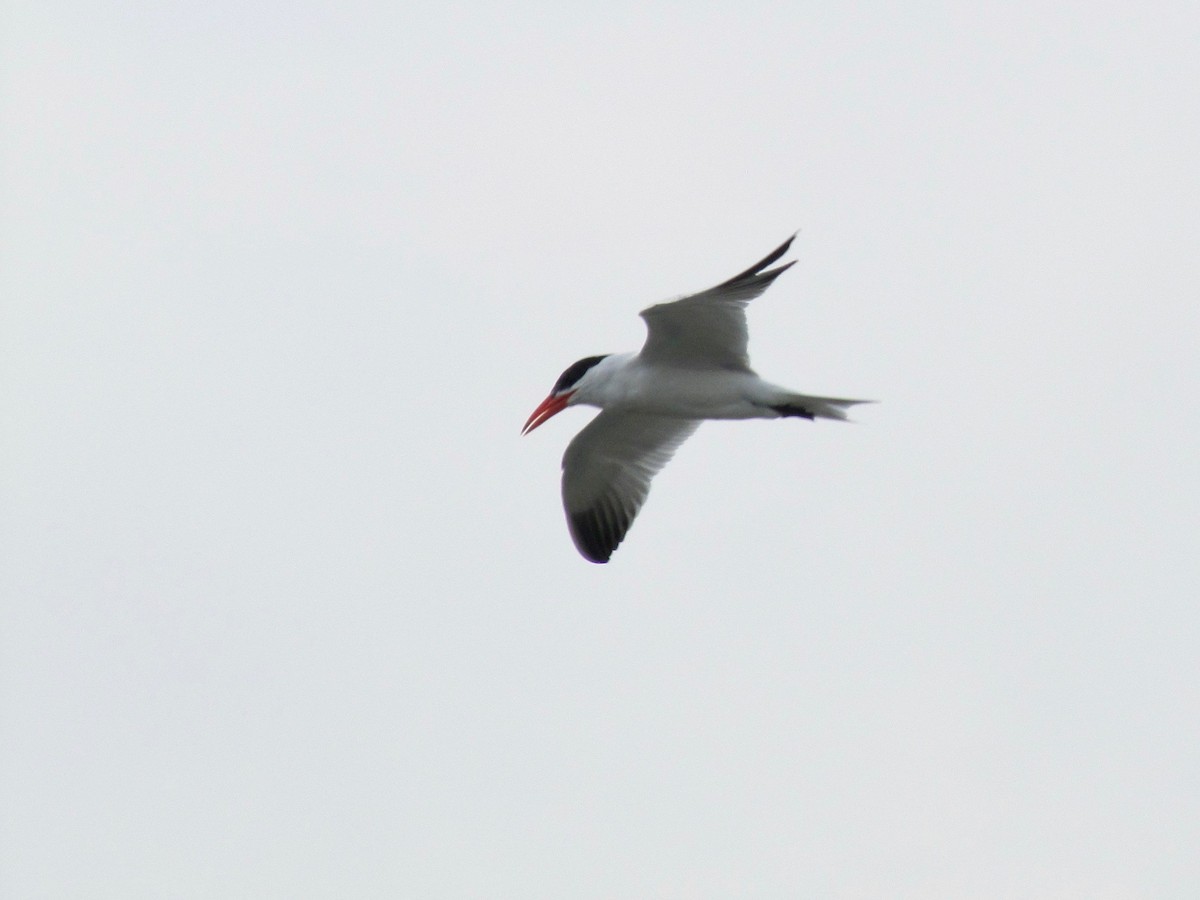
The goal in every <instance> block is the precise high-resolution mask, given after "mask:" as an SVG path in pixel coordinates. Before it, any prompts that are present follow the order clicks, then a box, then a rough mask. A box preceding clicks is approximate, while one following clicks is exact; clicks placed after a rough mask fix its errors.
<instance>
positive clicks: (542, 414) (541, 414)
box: [521, 394, 571, 434]
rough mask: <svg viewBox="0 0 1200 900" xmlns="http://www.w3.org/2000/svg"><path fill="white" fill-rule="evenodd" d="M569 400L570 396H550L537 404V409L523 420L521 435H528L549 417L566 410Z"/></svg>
mask: <svg viewBox="0 0 1200 900" xmlns="http://www.w3.org/2000/svg"><path fill="white" fill-rule="evenodd" d="M570 398H571V395H570V394H559V395H558V396H555V395H554V394H551V395H550V396H549V397H547V398H546V399H545V400H543V401H542V402H541V403H539V404H538V408H537V409H535V410H534V411H533V413H532V414H531V415H530V416H529V418H528V419H526V420H525V427H524V428H522V429H521V434H529V432H531V431H533V429H535V428H537V427H538V426H539V425H541V424H542V423H543V422H545V421H546V420H547V419H549V418H550V417H551V416H554V415H557V414H558V413H560V412H562V411H563V410H564V409H566V408H567V400H569V399H570Z"/></svg>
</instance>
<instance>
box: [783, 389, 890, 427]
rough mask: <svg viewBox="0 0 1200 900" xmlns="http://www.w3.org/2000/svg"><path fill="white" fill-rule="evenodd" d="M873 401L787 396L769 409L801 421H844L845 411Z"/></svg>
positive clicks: (800, 395)
mask: <svg viewBox="0 0 1200 900" xmlns="http://www.w3.org/2000/svg"><path fill="white" fill-rule="evenodd" d="M874 402H875V401H874V400H838V399H836V398H834V397H810V396H808V395H807V394H788V395H787V396H786V397H784V398H783V402H782V403H776V404H773V405H772V406H771V409H773V410H775V412H777V413H779V415H781V416H798V417H800V418H802V419H838V420H840V421H845V419H846V410H847V409H849V408H850V407H851V406H855V405H857V404H859V403H874Z"/></svg>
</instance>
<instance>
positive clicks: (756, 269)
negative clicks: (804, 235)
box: [717, 231, 800, 287]
mask: <svg viewBox="0 0 1200 900" xmlns="http://www.w3.org/2000/svg"><path fill="white" fill-rule="evenodd" d="M799 233H800V232H799V231H797V232H795V233H794V234H793V235H792V236H791V237H790V238H788V239H787V240H786V241H784V242H783V243H782V244H780V245H779V246H778V247H776V248H775V249H774V250H772V251H771V252H770V253H768V254H767V255H766V256H764V257H763V258H762V259H760V260H759V261H758V262H756V263H755V264H754V265H752V266H751V267H750V268H748V269H747V270H746V271H744V272H739V273H738V274H737V275H734V276H733V277H732V278H730V279H729V280H728V281H722V282H721V283H720V284H719V285H717V287H730V286H731V285H735V284H737V283H738V282H739V281H744V280H746V279H747V278H752V277H754V276H755V275H757V274H759V273H760V272H762V270H763V269H765V268H766V267H767V266H769V265H771V263H773V262H775V261H776V260H777V259H779V257H781V256H783V254H785V253H787V252H788V250H789V248H791V246H792V241H794V240H796V235H797V234H799ZM791 265H793V263H788V264H787V265H785V266H780V267H779V268H778V269H774V270H772V271H771V272H764V273H763V274H764V275H772V276H778V275H780V274H782V273H783V272H784V271H785V270H786V269H787V268H788V266H791Z"/></svg>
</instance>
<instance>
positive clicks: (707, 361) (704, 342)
mask: <svg viewBox="0 0 1200 900" xmlns="http://www.w3.org/2000/svg"><path fill="white" fill-rule="evenodd" d="M795 239H796V236H795V235H792V236H791V237H790V238H788V239H787V240H786V241H784V242H783V243H782V244H780V245H779V246H778V247H777V248H775V249H774V250H772V251H771V252H770V253H769V254H767V255H766V256H764V257H763V258H762V259H761V260H759V261H758V262H756V263H755V264H754V265H752V266H751V267H750V268H748V269H747V270H746V271H745V272H742V273H740V274H738V275H735V276H733V278H730V279H729V280H728V281H723V282H722V283H721V284H718V285H717V286H716V287H714V288H709V289H708V290H707V291H702V292H701V293H699V294H692V295H690V296H687V297H681V298H680V299H678V300H672V301H669V302H667V303H659V304H657V305H655V306H651V307H649V308H648V309H644V310H642V318H643V319H645V320H646V330H647V332H648V334H647V335H646V343H645V344H644V345H643V346H642V351H641V357H642V359H644V360H646V361H648V362H662V363H667V364H670V365H674V366H681V367H687V368H711V367H714V366H716V367H719V368H723V369H735V370H748V369H749V368H750V359H749V356H748V355H747V353H746V343H747V339H748V335H747V332H746V304H747V303H749V302H750V301H751V300H753V299H754V298H755V297H757V296H758V295H759V294H761V293H762V292H763V291H765V290H766V289H767V288H769V287H770V286H771V282H773V281H774V280H775V279H776V278H778V277H779V276H780V275H782V274H783V273H784V272H785V271H787V270H788V268H790V267H791V266H792V265H793V263H786V264H784V265H782V266H776V267H775V268H774V269H768V268H767V267H768V266H769V265H771V263H773V262H775V261H776V260H777V259H779V257H781V256H783V254H785V253H787V251H788V248H789V247H791V246H792V241H793V240H795Z"/></svg>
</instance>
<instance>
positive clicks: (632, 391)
mask: <svg viewBox="0 0 1200 900" xmlns="http://www.w3.org/2000/svg"><path fill="white" fill-rule="evenodd" d="M795 238H796V236H795V235H792V236H791V237H790V238H788V239H787V240H786V241H784V242H783V243H782V244H780V245H779V246H778V247H776V248H775V249H774V250H772V251H771V252H770V253H768V254H767V255H766V256H764V257H763V258H762V259H760V260H759V261H758V262H756V263H755V264H754V265H752V266H751V267H750V268H748V269H746V270H745V271H744V272H739V273H738V274H737V275H734V276H733V277H732V278H730V279H729V280H728V281H723V282H721V283H720V284H718V285H717V286H716V287H713V288H709V289H708V290H706V291H701V292H700V293H698V294H691V295H689V296H684V297H680V298H678V299H675V300H670V301H667V302H665V303H659V304H657V305H655V306H651V307H649V308H648V309H644V310H642V313H641V316H642V318H643V319H645V320H646V331H647V334H646V342H645V343H644V344H643V345H642V349H641V350H640V351H639V352H637V353H608V354H604V355H601V356H589V357H587V358H585V359H581V360H579V361H578V362H576V363H574V364H572V365H571V366H569V367H568V368H567V370H566V371H565V372H563V373H562V375H561V376H560V377H559V379H558V381H556V382H555V384H554V388H553V389H552V390H551V391H550V395H549V396H548V397H546V399H545V400H543V401H542V402H541V403H540V404H539V405H538V407H537V409H535V410H534V411H533V413H532V414H531V415H530V416H529V419H528V420H527V421H526V422H525V427H524V428H522V429H521V434H523V435H524V434H528V433H529V432H531V431H533V430H534V429H535V428H537V427H538V426H539V425H541V424H543V423H544V422H546V421H547V420H548V419H550V418H551V417H552V416H555V415H557V414H558V413H560V412H562V411H563V410H564V409H566V408H567V407H568V406H577V405H580V404H583V405H586V406H598V407H600V410H601V411H600V414H599V415H598V416H596V417H595V418H594V419H592V421H591V422H589V423H588V424H587V425H586V426H585V427H584V429H583V430H582V431H580V432H579V434H577V435H576V436H575V439H574V440H573V441H571V443H570V444H569V445H568V446H567V451H566V453H565V454H564V455H563V460H562V469H563V474H562V497H563V507H564V509H565V510H566V514H567V526H568V528H569V530H570V532H571V538H572V539H573V540H574V542H575V546H576V547H577V548H578V550H579V552H580V553H581V554H582V555H583V557H584V558H585V559H587V560H589V561H591V562H594V563H606V562H608V560H609V559H610V558H611V557H612V554H613V551H614V550H616V549H617V546H618V545H619V544H620V543H621V541H622V540H624V538H625V535H626V533H627V532H628V531H629V528H630V526H631V525H632V524H633V520H634V518H635V517H636V516H637V514H638V511H639V510H640V509H641V508H642V504H643V503H645V502H646V496H647V494H648V493H649V491H650V480H651V479H652V478H653V477H654V476H655V475H656V474H658V472H659V471H660V470H661V469H662V467H663V466H665V465H666V464H667V462H668V461H669V460H670V459H671V456H672V455H674V453H675V451H676V450H677V449H679V445H680V444H682V443H683V442H684V441H685V440H687V438H688V437H690V436H691V434H692V433H693V432H694V431H695V430H696V429H697V428H698V427H699V425H700V423H701V422H702V421H703V420H705V419H780V418H788V417H797V418H801V419H809V420H815V419H845V418H846V412H845V411H846V408H847V407H850V406H853V405H855V404H856V403H867V402H869V401H866V400H838V399H835V398H833V397H811V396H808V395H807V394H797V393H795V392H794V391H789V390H788V389H787V388H782V387H779V386H777V385H774V384H771V383H769V382H767V381H763V380H762V379H761V378H759V377H758V375H756V374H755V373H754V370H753V369H751V368H750V358H749V356H748V355H747V352H746V347H747V342H748V334H747V330H746V304H748V303H749V302H750V301H751V300H753V299H754V298H755V297H757V296H759V295H760V294H761V293H763V291H765V290H766V289H767V288H769V287H770V286H771V284H772V283H773V282H774V281H775V279H776V278H778V277H779V276H780V275H782V274H783V273H784V272H786V271H787V270H788V269H789V268H791V267H792V266H793V265H795V261H794V260H793V261H792V262H789V263H785V264H783V265H779V266H776V267H775V268H769V267H770V266H771V265H772V264H773V263H775V262H776V261H778V260H779V258H780V257H782V256H783V255H784V254H785V253H787V251H788V249H789V248H790V247H791V246H792V241H793V240H795Z"/></svg>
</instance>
